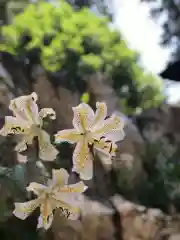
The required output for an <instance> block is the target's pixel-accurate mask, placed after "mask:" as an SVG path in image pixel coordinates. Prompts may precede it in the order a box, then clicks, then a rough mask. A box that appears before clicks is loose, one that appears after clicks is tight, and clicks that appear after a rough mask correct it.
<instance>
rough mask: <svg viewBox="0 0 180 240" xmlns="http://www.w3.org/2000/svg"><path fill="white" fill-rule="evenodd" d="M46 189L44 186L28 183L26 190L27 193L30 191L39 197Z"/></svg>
mask: <svg viewBox="0 0 180 240" xmlns="http://www.w3.org/2000/svg"><path fill="white" fill-rule="evenodd" d="M46 189H47V187H46V186H44V185H42V184H40V183H36V182H32V183H30V184H29V186H28V187H27V188H26V190H27V191H28V192H30V191H32V192H34V193H35V194H36V195H37V196H39V195H41V194H42V193H43V192H44V191H45V190H46Z"/></svg>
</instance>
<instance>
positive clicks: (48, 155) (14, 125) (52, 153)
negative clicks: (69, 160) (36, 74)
mask: <svg viewBox="0 0 180 240" xmlns="http://www.w3.org/2000/svg"><path fill="white" fill-rule="evenodd" d="M37 99H38V97H37V94H36V93H35V92H33V93H32V94H30V95H27V96H21V97H17V98H15V99H13V100H11V102H10V105H9V109H10V110H12V112H13V115H14V116H13V117H12V116H6V117H5V125H4V127H3V128H2V129H1V130H0V135H3V136H7V135H8V134H16V135H19V136H20V137H21V140H20V142H19V143H18V144H17V146H16V147H15V150H16V151H18V152H22V151H25V150H26V149H27V145H28V144H32V141H33V139H34V137H36V136H37V137H38V143H39V157H40V158H41V159H42V160H45V161H52V160H54V159H55V157H56V155H57V153H58V152H57V150H56V149H55V147H54V146H53V145H52V144H51V142H50V136H49V134H48V133H46V132H45V131H44V130H42V125H43V118H44V117H46V116H49V117H50V118H51V119H55V118H56V114H55V112H54V110H53V109H51V108H43V109H41V110H40V112H39V110H38V105H37V103H36V101H37Z"/></svg>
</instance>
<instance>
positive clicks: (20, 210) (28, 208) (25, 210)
mask: <svg viewBox="0 0 180 240" xmlns="http://www.w3.org/2000/svg"><path fill="white" fill-rule="evenodd" d="M40 203H41V202H40V199H39V198H38V199H35V200H31V201H29V202H25V203H15V209H14V211H13V214H14V215H15V216H16V217H17V218H20V219H22V220H24V219H26V218H27V217H28V216H29V215H30V214H31V213H32V212H33V211H34V210H35V209H36V208H37V207H38V206H39V205H40Z"/></svg>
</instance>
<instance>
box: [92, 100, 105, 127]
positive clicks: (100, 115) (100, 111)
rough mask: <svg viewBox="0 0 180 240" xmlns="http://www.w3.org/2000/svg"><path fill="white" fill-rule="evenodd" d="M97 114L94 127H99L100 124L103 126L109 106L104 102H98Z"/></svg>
mask: <svg viewBox="0 0 180 240" xmlns="http://www.w3.org/2000/svg"><path fill="white" fill-rule="evenodd" d="M96 108H97V109H96V112H95V119H94V122H93V125H95V126H97V125H98V124H101V123H102V121H103V120H104V119H105V117H106V116H107V106H106V103H104V102H97V103H96Z"/></svg>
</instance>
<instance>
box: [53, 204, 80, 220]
mask: <svg viewBox="0 0 180 240" xmlns="http://www.w3.org/2000/svg"><path fill="white" fill-rule="evenodd" d="M51 203H52V204H53V209H55V208H58V209H59V210H60V212H61V215H62V216H63V217H65V218H66V219H71V220H76V219H77V218H78V216H79V214H80V208H79V207H74V206H71V205H70V204H68V203H65V202H63V201H61V200H57V199H52V200H51Z"/></svg>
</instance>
